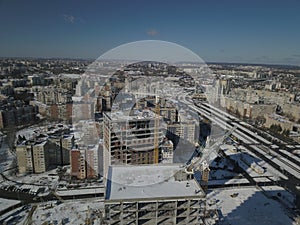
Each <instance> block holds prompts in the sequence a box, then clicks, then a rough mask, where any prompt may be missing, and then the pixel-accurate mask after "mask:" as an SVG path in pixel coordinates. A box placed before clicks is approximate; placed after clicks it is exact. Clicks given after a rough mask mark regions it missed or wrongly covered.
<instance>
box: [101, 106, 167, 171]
mask: <svg viewBox="0 0 300 225" xmlns="http://www.w3.org/2000/svg"><path fill="white" fill-rule="evenodd" d="M155 119H157V118H155V117H154V114H153V112H151V111H150V110H143V111H139V112H137V115H132V116H131V115H130V116H127V115H124V114H123V113H122V112H116V113H104V116H103V168H104V176H105V174H106V172H107V171H105V169H106V170H107V168H108V166H109V165H113V164H153V163H155V155H154V154H155V148H154V145H155V138H158V141H159V142H160V141H161V140H162V139H163V133H162V129H161V128H160V127H159V125H158V126H157V127H155V121H154V120H155ZM159 119H160V118H159ZM156 132H157V136H156ZM158 161H161V152H160V151H159V156H158Z"/></svg>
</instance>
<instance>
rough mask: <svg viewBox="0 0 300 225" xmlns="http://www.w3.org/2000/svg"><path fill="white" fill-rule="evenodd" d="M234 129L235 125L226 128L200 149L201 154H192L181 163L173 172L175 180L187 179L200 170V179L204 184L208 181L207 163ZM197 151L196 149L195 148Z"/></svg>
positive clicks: (215, 155) (214, 156) (212, 158)
mask: <svg viewBox="0 0 300 225" xmlns="http://www.w3.org/2000/svg"><path fill="white" fill-rule="evenodd" d="M235 129H236V126H234V127H232V128H231V129H229V130H227V131H226V133H225V134H224V135H223V136H221V137H220V138H218V139H217V141H216V142H215V143H214V144H213V145H211V146H205V147H204V148H203V150H202V155H201V156H198V155H199V154H197V156H194V157H193V158H192V159H191V160H189V161H188V162H187V163H186V164H184V165H182V169H181V170H179V171H178V172H177V173H176V174H175V179H177V180H187V179H191V178H193V177H194V173H195V171H201V172H202V178H201V180H202V181H203V183H204V184H205V186H206V185H207V183H208V178H209V171H210V169H209V165H210V163H211V162H212V161H213V160H214V159H215V158H216V157H217V156H218V155H219V153H218V151H219V147H220V145H222V143H223V142H224V141H225V140H226V138H228V137H229V136H230V135H231V134H232V133H233V132H234V130H235ZM195 151H197V149H196V150H195Z"/></svg>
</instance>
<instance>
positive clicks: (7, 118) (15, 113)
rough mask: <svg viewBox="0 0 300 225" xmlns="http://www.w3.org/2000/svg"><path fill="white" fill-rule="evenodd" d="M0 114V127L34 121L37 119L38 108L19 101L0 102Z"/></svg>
mask: <svg viewBox="0 0 300 225" xmlns="http://www.w3.org/2000/svg"><path fill="white" fill-rule="evenodd" d="M0 114H1V115H0V119H1V121H0V129H1V128H7V127H13V126H20V125H26V124H30V123H34V122H35V121H37V114H38V108H37V106H32V105H26V104H25V103H24V102H21V101H9V102H6V103H5V102H2V103H1V106H0Z"/></svg>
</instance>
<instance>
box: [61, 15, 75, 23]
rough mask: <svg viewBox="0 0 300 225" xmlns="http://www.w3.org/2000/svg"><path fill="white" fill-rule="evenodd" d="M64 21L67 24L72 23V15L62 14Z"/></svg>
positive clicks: (73, 20)
mask: <svg viewBox="0 0 300 225" xmlns="http://www.w3.org/2000/svg"><path fill="white" fill-rule="evenodd" d="M63 17H64V20H65V21H66V22H68V23H74V22H75V17H74V16H72V15H67V14H63Z"/></svg>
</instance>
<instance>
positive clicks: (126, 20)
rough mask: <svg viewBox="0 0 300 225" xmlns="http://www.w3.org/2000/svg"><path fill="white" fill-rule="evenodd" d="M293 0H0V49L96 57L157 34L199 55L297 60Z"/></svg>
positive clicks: (299, 6)
mask: <svg viewBox="0 0 300 225" xmlns="http://www.w3.org/2000/svg"><path fill="white" fill-rule="evenodd" d="M299 27H300V1H299V0H284V1H283V0H280V1H278V0H264V1H262V0H252V1H248V0H247V1H246V0H226V1H224V0H206V1H203V0H181V1H179V0H160V1H158V0H130V1H129V0H107V1H102V0H98V1H95V0H87V1H83V0H51V1H50V0H49V1H48V0H43V1H41V0H26V1H22V0H19V1H17V0H0V57H44V58H52V57H61V58H88V59H96V58H98V57H99V56H101V55H102V54H103V53H105V52H107V51H109V50H110V49H112V48H115V47H117V46H119V45H122V44H125V43H128V42H133V41H139V40H148V39H150V40H163V41H169V42H174V43H176V44H179V45H182V46H184V47H186V48H188V49H190V50H191V51H193V52H195V53H196V54H198V55H199V56H200V57H201V58H202V59H203V60H204V61H206V62H237V63H240V62H243V63H267V64H287V65H300V43H299V42H300V29H299Z"/></svg>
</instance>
